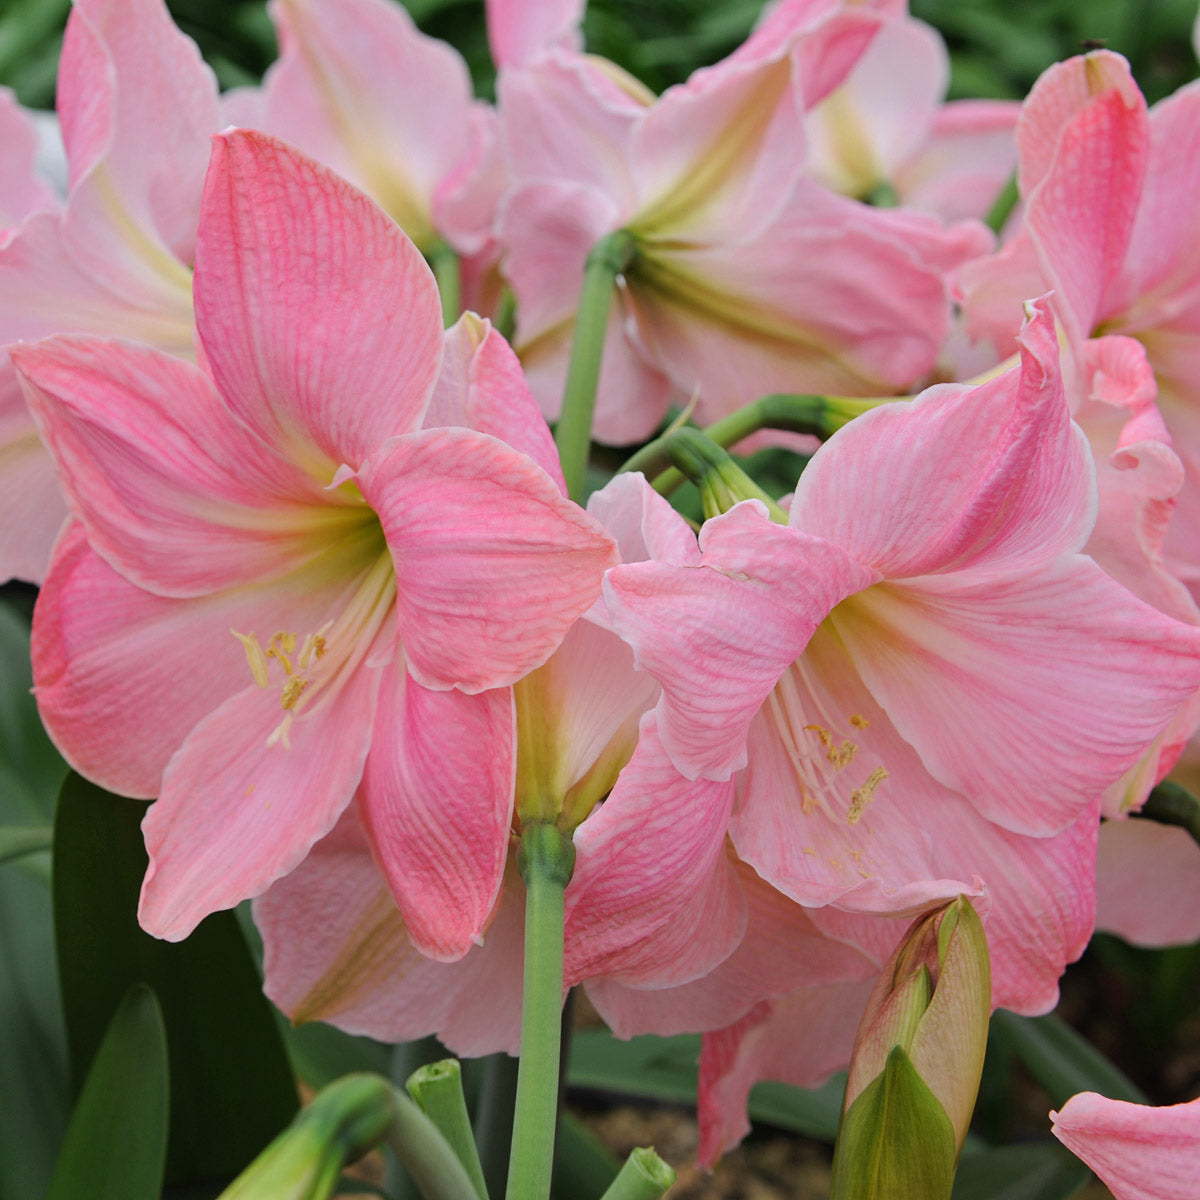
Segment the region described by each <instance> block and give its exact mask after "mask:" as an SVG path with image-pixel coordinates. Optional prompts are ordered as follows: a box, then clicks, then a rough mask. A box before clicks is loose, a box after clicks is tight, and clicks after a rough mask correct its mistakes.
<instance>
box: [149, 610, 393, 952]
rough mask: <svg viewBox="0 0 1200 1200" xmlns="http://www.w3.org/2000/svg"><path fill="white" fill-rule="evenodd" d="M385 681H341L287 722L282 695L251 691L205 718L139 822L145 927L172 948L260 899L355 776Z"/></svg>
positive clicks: (347, 795) (339, 803) (333, 812)
mask: <svg viewBox="0 0 1200 1200" xmlns="http://www.w3.org/2000/svg"><path fill="white" fill-rule="evenodd" d="M390 634H391V631H390V630H387V631H385V632H384V634H383V635H382V637H381V639H380V640H381V643H382V644H381V646H380V649H381V650H382V649H384V647H386V645H387V639H388V637H389V636H390ZM367 657H368V659H369V656H367ZM380 675H381V672H380V671H379V670H377V669H376V670H373V669H371V668H369V667H366V668H360V669H358V670H352V671H348V672H346V673H345V674H344V675H343V676H342V678H341V679H335V680H333V681H331V682H330V684H329V685H328V690H327V691H326V692H325V694H324V695H323V696H322V697H321V699H320V701H318V702H317V703H316V704H314V705H313V706H312V707H311V709H310V710H309V711H307V712H303V713H299V712H298V713H297V715H296V717H295V719H294V720H293V714H292V713H291V712H290V711H284V710H283V708H281V705H280V700H279V697H278V695H276V694H274V693H273V691H271V690H269V689H261V688H259V687H257V686H254V685H252V686H251V687H249V688H247V689H245V690H243V691H241V692H239V693H237V694H236V695H234V696H232V697H231V698H230V699H229V700H227V701H225V703H224V704H222V705H221V706H220V707H219V708H217V709H216V710H215V711H213V712H212V713H211V714H210V715H209V716H207V717H205V718H204V719H203V720H202V721H200V723H199V724H198V725H197V726H196V727H195V728H194V729H193V730H192V731H191V733H190V734H188V736H187V739H186V740H185V741H184V743H183V745H182V746H181V747H180V748H179V750H178V752H177V753H176V754H175V755H174V757H172V759H171V761H170V763H169V764H168V766H167V769H166V772H165V773H164V775H163V786H162V792H161V794H160V795H159V798H158V800H157V801H156V802H155V803H154V804H153V805H151V807H150V809H149V811H148V812H147V814H146V817H145V820H144V821H143V822H142V832H143V834H144V836H145V839H146V849H147V851H148V852H149V855H150V868H149V870H148V871H147V872H146V878H145V880H144V881H143V883H142V897H141V903H140V905H139V907H138V920H139V922H140V924H141V926H142V928H143V929H145V930H147V931H148V932H149V933H152V934H154V935H155V936H156V937H161V938H165V939H167V940H168V941H179V940H181V939H182V938H185V937H187V935H188V934H189V933H191V931H192V930H193V929H194V928H195V927H196V925H197V924H199V922H200V921H201V920H203V918H204V917H206V916H208V914H209V913H211V912H215V911H216V910H218V909H224V908H232V907H233V906H234V905H235V904H238V903H240V902H241V901H243V900H246V899H248V898H250V897H252V896H257V895H259V894H261V893H262V892H264V891H266V889H267V888H268V887H270V885H271V884H272V883H274V881H275V880H277V879H279V878H280V877H282V876H284V875H286V874H287V873H288V872H289V871H292V870H294V869H295V867H297V866H298V865H299V864H300V863H301V862H302V861H303V859H304V857H305V855H306V854H307V853H308V851H309V850H310V849H311V847H312V846H313V844H314V843H316V842H317V841H318V840H319V839H320V838H322V837H324V836H325V834H326V833H328V832H329V830H330V829H332V828H333V825H334V823H335V822H336V821H337V819H338V817H339V816H340V815H341V813H342V812H343V810H344V809H345V808H346V806H347V805H348V804H349V803H350V801H351V799H352V798H353V796H354V792H355V789H356V788H357V787H358V784H359V780H360V779H361V778H362V773H363V765H364V763H365V761H366V757H367V751H368V749H369V747H370V745H371V740H372V736H373V735H374V733H375V710H376V700H377V694H378V690H379V682H380Z"/></svg>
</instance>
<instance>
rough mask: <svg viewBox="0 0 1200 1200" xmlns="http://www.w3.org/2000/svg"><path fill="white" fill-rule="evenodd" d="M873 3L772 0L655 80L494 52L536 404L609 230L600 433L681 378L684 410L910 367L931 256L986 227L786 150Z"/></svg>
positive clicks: (657, 417) (655, 414)
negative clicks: (826, 180) (740, 34)
mask: <svg viewBox="0 0 1200 1200" xmlns="http://www.w3.org/2000/svg"><path fill="white" fill-rule="evenodd" d="M881 20H882V17H881V16H880V15H879V14H878V13H877V12H875V11H873V8H872V6H869V5H845V6H843V5H842V4H840V3H837V2H830V0H803V2H798V3H791V4H786V5H780V6H778V7H777V8H775V9H774V10H773V12H772V13H771V16H770V18H769V20H768V21H767V22H766V23H765V24H764V25H762V26H761V27H760V28H759V29H758V30H757V31H756V32H755V33H754V34H753V35H752V36H751V38H750V39H749V40H748V41H747V42H746V43H745V44H744V45H743V46H742V47H740V48H739V49H738V50H737V51H736V52H735V53H734V54H732V55H730V56H729V57H728V58H726V59H725V60H723V61H722V62H720V63H718V64H717V65H716V66H714V67H711V68H706V69H703V70H700V71H697V72H696V73H695V74H694V75H693V76H692V77H691V78H690V79H689V80H688V81H687V82H686V83H684V84H681V85H679V86H677V87H673V88H670V89H668V90H667V91H666V92H665V93H664V94H663V95H662V96H660V97H658V98H657V99H655V98H654V97H653V96H651V95H650V94H649V93H648V92H647V91H646V89H645V88H644V87H643V86H642V85H641V84H640V83H638V82H637V81H636V80H634V79H632V78H630V77H629V76H627V75H625V74H623V73H622V72H620V71H619V69H618V68H616V67H613V66H611V65H608V66H600V65H598V64H597V62H596V61H595V60H592V59H587V58H583V57H581V56H578V55H569V54H566V53H562V52H558V53H546V54H544V55H542V56H541V57H539V58H537V59H536V60H534V61H533V62H531V63H529V64H527V65H526V66H525V67H524V68H522V69H510V70H505V71H504V72H502V74H501V76H500V80H499V84H498V96H499V107H500V116H501V129H502V143H503V146H504V150H505V155H506V162H507V165H508V169H509V172H510V175H511V177H512V190H511V191H510V192H509V194H508V197H507V199H506V201H505V203H504V206H503V209H502V213H501V217H500V223H499V226H498V236H499V239H500V241H501V243H502V245H503V249H504V258H503V262H502V269H503V270H504V272H505V273H506V275H507V277H508V279H509V282H510V284H511V286H512V288H513V291H514V293H515V295H516V298H517V303H518V331H517V337H516V346H517V349H518V352H519V353H520V355H521V358H522V362H523V363H524V365H525V367H526V370H527V372H528V373H529V376H530V382H531V386H532V387H533V389H534V393H535V395H537V397H538V400H539V402H540V403H541V404H542V405H543V410H544V411H545V412H546V413H547V415H548V416H550V417H552V418H553V417H555V416H556V415H557V413H558V411H559V404H560V401H561V390H562V383H563V379H564V376H565V371H566V364H567V357H568V352H569V348H570V344H571V339H572V336H573V322H574V318H575V313H576V307H577V302H578V298H579V291H580V286H581V283H582V279H583V272H584V264H585V262H586V259H587V256H588V253H589V251H590V250H591V249H592V247H593V246H594V245H595V244H596V243H597V242H598V241H599V240H600V238H602V237H603V236H605V235H607V234H610V233H612V232H614V231H618V230H625V231H627V233H628V234H629V235H630V237H631V239H632V244H633V247H634V250H633V260H632V262H631V263H630V264H629V265H628V266H627V268H626V269H625V270H624V271H623V272H622V273H621V274H620V276H619V278H618V279H617V281H616V287H615V292H614V308H613V312H612V315H611V318H610V321H609V325H608V330H607V336H606V339H605V344H604V361H603V366H602V369H601V375H600V383H599V392H598V395H597V402H596V419H595V432H596V437H597V438H598V439H599V440H601V441H605V442H611V443H625V442H632V441H637V440H640V439H642V438H644V437H646V436H647V435H648V434H649V433H650V432H652V431H653V430H654V429H655V428H656V427H657V426H658V424H659V423H660V422H661V420H662V417H663V415H664V413H665V411H666V407H667V404H668V401H669V398H670V397H671V396H672V395H674V394H682V395H683V396H695V397H696V398H697V404H698V408H697V414H698V419H699V420H700V421H702V422H704V421H708V420H712V419H715V418H716V417H719V416H721V415H723V414H724V413H727V412H729V411H731V410H732V409H734V408H736V407H738V406H739V405H741V404H744V403H746V402H747V401H749V400H752V399H754V398H755V397H757V396H759V395H761V394H763V393H765V392H771V391H790V390H797V391H834V392H841V393H847V394H850V393H852V394H856V395H878V394H889V393H891V392H892V391H894V390H896V389H900V390H903V389H905V388H906V387H907V386H908V385H909V384H911V383H912V381H913V380H914V379H917V378H919V377H920V376H922V375H923V374H924V373H925V372H926V371H928V370H929V368H930V367H931V366H932V364H933V361H934V358H935V357H936V354H937V350H938V346H939V345H940V343H941V340H942V337H943V335H944V333H945V330H946V327H947V325H948V321H949V305H948V300H947V295H946V291H945V287H944V284H943V272H944V271H945V270H946V269H947V268H948V267H949V266H952V265H956V264H958V263H960V262H962V261H964V260H965V259H966V258H968V257H971V256H974V255H976V254H979V253H982V252H983V251H984V249H985V248H986V247H988V246H989V245H990V242H991V238H990V235H989V234H988V233H987V231H986V230H984V229H983V228H982V227H981V226H979V225H978V224H975V223H971V224H969V225H961V226H957V227H951V228H947V227H945V226H944V225H943V224H942V223H941V222H940V221H938V220H936V219H935V218H933V217H930V216H928V215H927V214H919V213H915V212H910V211H902V210H890V211H885V210H882V209H872V208H869V207H868V206H866V205H862V204H859V203H857V202H855V201H852V200H849V199H847V198H846V197H844V196H839V195H836V194H834V193H832V192H830V191H828V190H827V189H826V188H824V187H821V186H820V185H819V184H817V183H815V182H814V181H813V180H812V179H811V178H809V177H808V176H807V174H806V167H805V132H804V119H805V113H806V112H807V111H808V110H809V109H810V108H811V107H813V106H814V105H815V104H817V103H818V102H819V101H820V100H821V99H822V98H823V97H824V96H825V95H827V94H828V93H829V91H830V90H831V89H832V88H834V87H835V86H836V85H837V84H838V83H839V82H840V81H841V79H842V78H843V77H844V76H845V74H846V72H847V71H848V70H849V68H850V67H851V66H852V65H853V64H854V62H855V61H856V60H857V58H858V57H859V56H860V55H861V54H862V53H863V51H864V50H865V48H866V47H867V45H868V44H869V43H870V40H871V38H872V36H874V35H875V33H876V32H877V30H878V28H879V25H880V22H881Z"/></svg>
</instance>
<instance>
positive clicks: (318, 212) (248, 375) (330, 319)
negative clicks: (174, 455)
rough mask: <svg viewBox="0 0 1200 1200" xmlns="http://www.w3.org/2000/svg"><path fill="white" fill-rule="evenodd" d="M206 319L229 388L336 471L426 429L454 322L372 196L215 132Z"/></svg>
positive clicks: (203, 265)
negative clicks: (446, 328)
mask: <svg viewBox="0 0 1200 1200" xmlns="http://www.w3.org/2000/svg"><path fill="white" fill-rule="evenodd" d="M196 262H197V272H196V321H197V325H198V327H199V330H200V336H201V339H202V341H203V343H204V348H205V352H206V354H207V357H208V362H209V364H210V366H211V368H212V373H213V377H214V379H215V380H216V383H217V387H218V389H219V390H220V391H221V393H222V395H224V396H225V398H226V400H227V401H228V403H229V404H230V406H231V407H232V408H233V409H234V411H235V412H236V413H237V414H238V416H240V417H241V418H242V419H243V420H245V421H246V422H247V423H248V424H249V425H250V426H251V428H253V429H254V430H255V431H257V432H258V433H260V434H261V435H262V436H263V437H264V438H265V440H266V441H268V442H269V443H271V444H272V445H277V446H286V447H291V450H292V453H293V455H294V456H295V457H296V458H297V459H299V460H300V461H301V462H307V463H309V464H311V465H310V470H313V471H314V472H317V473H319V472H320V470H322V469H325V468H327V469H328V472H329V474H330V475H332V473H333V471H334V470H335V469H336V468H337V467H339V466H340V465H342V464H343V463H348V464H350V465H351V466H353V467H357V466H358V465H360V463H361V462H362V461H363V460H364V459H365V458H366V457H367V455H368V454H370V453H371V451H372V450H374V449H376V448H377V447H378V446H379V445H380V444H381V443H382V442H383V441H384V440H385V439H387V438H388V437H390V436H392V435H394V434H398V433H404V432H407V431H409V430H412V429H415V428H417V427H418V426H419V424H420V422H421V419H422V417H423V415H424V413H425V409H426V407H427V405H428V403H429V396H430V393H431V391H432V389H433V385H434V382H435V380H436V378H437V373H438V367H439V363H440V360H441V353H442V339H443V333H442V321H441V312H440V306H439V304H438V299H437V288H436V286H435V285H434V282H433V277H432V275H431V274H430V273H429V268H428V267H427V266H426V265H425V262H424V260H423V259H422V258H421V256H420V254H419V253H418V252H417V250H416V249H415V247H414V246H413V245H412V243H411V242H410V241H408V239H407V238H405V237H404V236H403V234H401V233H400V231H399V230H398V229H397V228H396V226H395V225H394V224H393V223H392V222H391V221H390V220H389V219H388V218H387V217H386V216H385V215H384V214H383V213H382V212H381V211H380V210H379V209H378V208H376V207H375V205H374V204H372V203H371V201H370V200H368V199H367V198H366V197H365V196H363V195H362V194H361V193H360V192H356V191H355V190H354V189H353V188H351V187H350V186H349V185H348V184H346V183H345V182H344V181H343V180H340V179H339V178H338V177H337V176H335V175H333V174H332V173H331V172H329V171H327V170H326V169H325V168H324V167H321V166H319V165H318V164H317V163H314V162H312V161H311V160H309V159H307V158H304V157H303V156H301V155H300V154H298V153H297V152H296V151H294V150H291V149H289V148H288V147H286V146H284V145H283V144H282V143H280V142H276V141H274V140H273V139H271V138H268V137H265V136H263V135H262V134H256V133H250V132H242V131H236V130H235V131H233V132H230V133H226V134H222V135H221V136H220V137H219V138H217V139H216V140H215V142H214V147H213V162H212V167H211V169H210V171H209V176H208V182H207V184H206V185H205V193H204V205H203V222H202V228H201V232H200V240H199V243H198V245H197V250H196Z"/></svg>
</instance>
